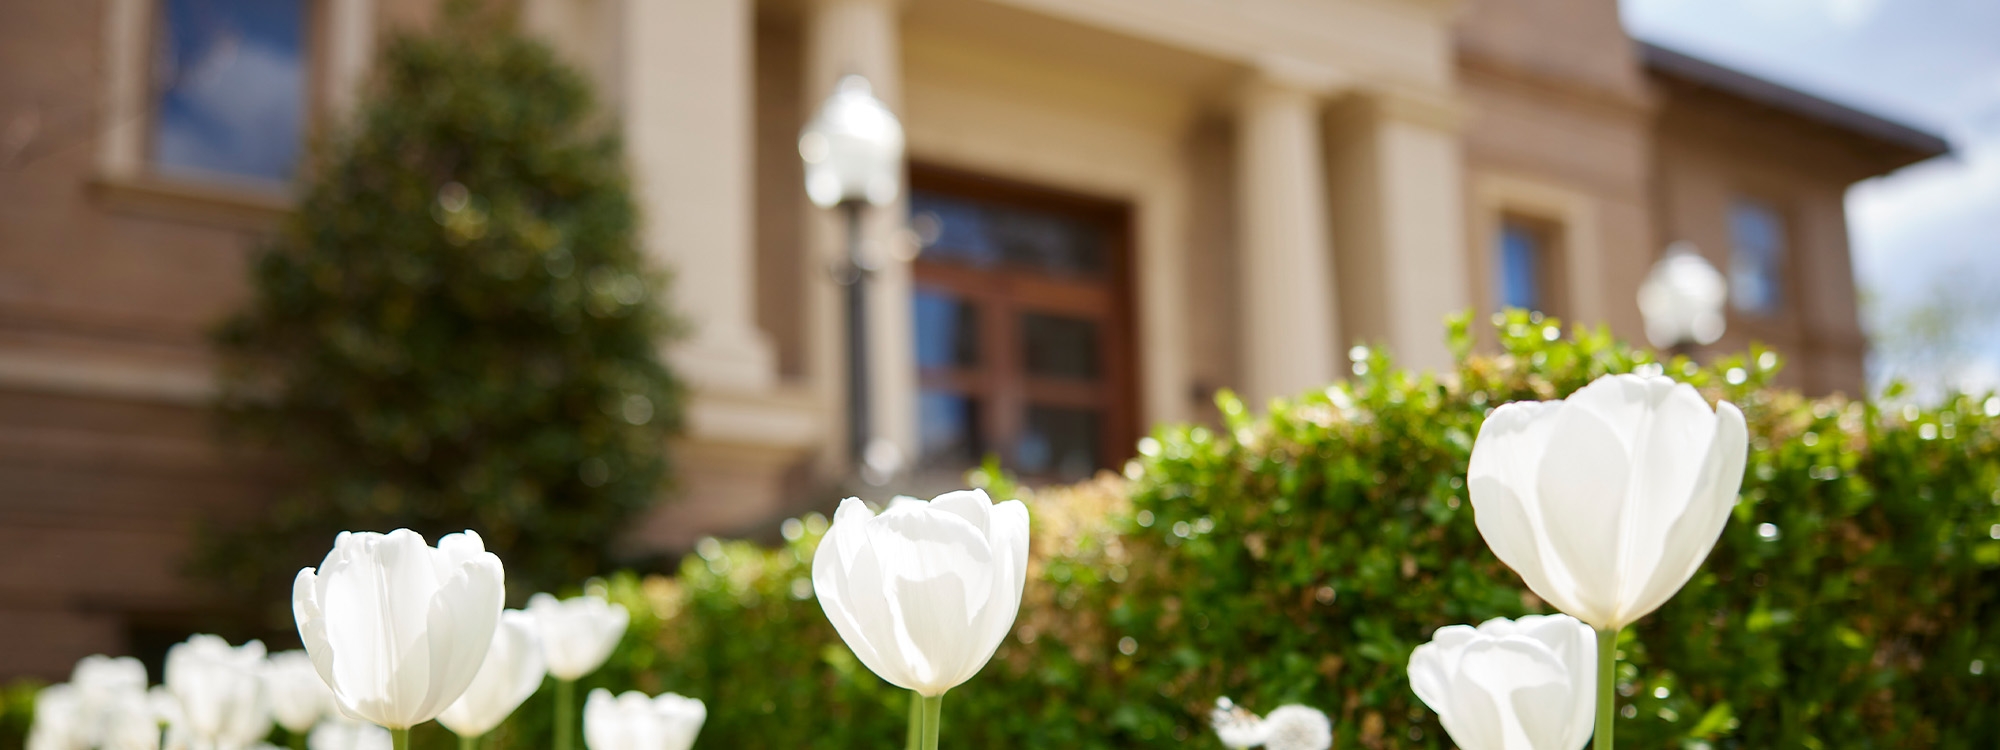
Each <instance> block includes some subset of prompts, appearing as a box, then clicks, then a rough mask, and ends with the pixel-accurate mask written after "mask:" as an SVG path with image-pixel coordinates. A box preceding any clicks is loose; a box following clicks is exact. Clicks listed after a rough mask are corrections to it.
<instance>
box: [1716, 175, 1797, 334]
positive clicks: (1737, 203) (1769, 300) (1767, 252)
mask: <svg viewBox="0 0 2000 750" xmlns="http://www.w3.org/2000/svg"><path fill="white" fill-rule="evenodd" d="M1729 241H1730V251H1729V301H1730V304H1731V305H1733V306H1734V307H1735V308H1736V309H1738V310H1741V311H1743V312H1746V313H1752V314H1755V315H1773V314H1776V313H1777V312H1778V308H1779V306H1781V305H1783V304H1784V302H1785V298H1784V281H1785V278H1784V259H1785V219H1784V217H1783V216H1780V215H1779V214H1778V209H1777V208H1775V207H1773V206H1772V205H1771V204H1769V203H1765V202H1763V201H1760V200H1756V199H1754V198H1737V199H1736V200H1734V201H1732V202H1731V203H1730V204H1729Z"/></svg>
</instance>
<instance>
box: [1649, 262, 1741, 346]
mask: <svg viewBox="0 0 2000 750" xmlns="http://www.w3.org/2000/svg"><path fill="white" fill-rule="evenodd" d="M1728 301H1729V283H1728V281H1727V280H1725V279H1724V278H1723V277H1722V272H1721V271H1717V270H1715V266H1713V265H1710V264H1709V262H1708V261H1707V260H1705V259H1703V258H1702V257H1701V253H1700V252H1699V251H1698V250H1696V248H1695V246H1694V243H1692V242H1688V241H1687V240H1681V241H1679V242H1675V243H1673V244H1671V245H1668V246H1667V253H1666V255H1663V256H1661V257H1660V260H1659V262H1657V263H1654V264H1653V269H1652V270H1651V271H1647V272H1646V280H1645V281H1644V282H1642V283H1641V284H1640V285H1639V314H1640V315H1641V316H1643V317H1644V318H1645V319H1646V339H1647V340H1648V341H1651V342H1653V346H1654V347H1655V348H1658V349H1663V350H1666V351H1667V352H1669V353H1671V354H1675V355H1683V356H1692V355H1693V354H1694V347H1695V346H1696V345H1707V344H1713V343H1715V342H1716V340H1717V339H1720V338H1722V330H1723V326H1724V322H1723V316H1722V307H1723V305H1724V304H1725V303H1727V302H1728Z"/></svg>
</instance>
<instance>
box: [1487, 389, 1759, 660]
mask: <svg viewBox="0 0 2000 750" xmlns="http://www.w3.org/2000/svg"><path fill="white" fill-rule="evenodd" d="M1747 440H1748V433H1747V432H1746V430H1745V428H1744V424H1743V413H1742V412H1740V411H1737V410H1736V407H1735V406H1733V405H1731V404H1730V403H1729V402H1727V401H1724V402H1722V403H1720V404H1718V405H1717V406H1716V408H1714V409H1710V408H1709V407H1708V402H1706V401H1703V400H1702V398H1701V394H1699V393H1696V392H1695V390H1694V388H1692V387H1689V386H1687V385H1684V384H1676V383H1675V382H1674V381H1672V380H1669V379H1667V378H1663V377H1657V376H1656V377H1642V376H1638V375H1610V376H1606V377H1602V378H1598V379H1597V381H1596V382H1593V383H1591V384H1590V385H1588V386H1585V387H1583V388H1582V389H1580V390H1578V391H1577V392H1575V393H1573V394H1570V397H1569V399H1568V400H1565V401H1542V402H1519V403H1512V404H1507V405H1505V406H1501V407H1500V408H1498V409H1495V410H1494V411H1493V413H1492V415H1491V416H1488V417H1487V418H1486V423H1485V424H1483V425H1481V426H1480V428H1479V438H1478V440H1477V441H1475V442H1474V443H1473V447H1472V461H1471V466H1470V468H1469V471H1468V472H1467V473H1468V475H1469V481H1470V485H1471V494H1472V507H1473V510H1474V513H1475V516H1474V518H1475V520H1476V521H1477V522H1478V525H1479V534H1480V535H1481V536H1483V537H1485V538H1486V544H1487V546H1489V547H1491V548H1492V549H1493V554H1494V555H1496V556H1498V557H1499V558H1500V560H1501V562H1504V563H1506V564H1507V565H1508V567H1511V568H1513V569H1514V571H1515V572H1517V573H1519V574H1520V575H1521V578H1522V580H1524V581H1526V582H1527V584H1528V588H1529V589H1530V590H1532V591H1534V592H1535V594H1536V595H1537V596H1540V597H1541V598H1542V599H1543V600H1545V601H1547V602H1549V603H1550V604H1553V605H1555V607H1556V608H1557V609H1560V610H1562V611H1564V612H1567V613H1569V614H1571V615H1574V616H1575V617H1576V618H1577V619H1580V620H1582V621H1584V622H1587V623H1590V624H1591V625H1592V626H1594V627H1596V628H1597V629H1599V630H1615V629H1617V628H1621V627H1624V626H1625V625H1627V624H1630V623H1631V622H1632V621H1634V620H1637V619H1639V618H1640V617H1643V616H1645V615H1646V614H1647V613H1649V612H1652V611H1653V610H1655V609H1658V608H1659V606H1660V605H1661V604H1664V603H1665V602H1666V601H1667V599H1669V598H1671V597H1672V596H1673V595H1674V593H1675V592H1677V591H1680V588H1681V586H1682V585H1684V584H1686V583H1687V581H1688V579H1689V578H1691V577H1693V576H1694V571H1695V569H1696V568H1698V567H1700V566H1701V562H1702V560H1704V559H1706V558H1707V557H1708V552H1709V550H1710V549H1711V548H1713V547H1714V546H1715V540H1716V538H1717V537H1719V536H1721V534H1722V526H1723V524H1724V523H1725V522H1727V521H1728V520H1729V511H1730V508H1732V507H1734V505H1735V504H1736V490H1737V488H1738V487H1739V486H1740V485H1741V484H1742V482H1743V465H1744V461H1745V459H1746V457H1747V455H1748V453H1747V448H1746V446H1747Z"/></svg>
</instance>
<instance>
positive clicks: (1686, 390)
mask: <svg viewBox="0 0 2000 750" xmlns="http://www.w3.org/2000/svg"><path fill="white" fill-rule="evenodd" d="M1647 385H1648V388H1647V389H1646V391H1645V393H1644V395H1645V397H1646V398H1647V399H1649V403H1648V404H1647V405H1646V407H1647V408H1646V409H1644V411H1643V412H1642V416H1641V417H1640V418H1639V419H1638V421H1637V422H1636V423H1633V424H1627V425H1622V427H1623V428H1624V429H1625V430H1627V431H1628V438H1629V439H1630V441H1631V442H1630V453H1629V454H1628V455H1630V456H1631V457H1632V476H1631V485H1630V489H1629V490H1628V492H1627V494H1626V503H1625V509H1624V517H1623V518H1624V527H1623V528H1622V529H1621V531H1620V534H1619V539H1620V542H1621V547H1620V552H1621V554H1622V555H1623V558H1622V560H1621V561H1620V564H1619V568H1620V570H1621V571H1622V572H1621V575H1620V582H1621V585H1622V588H1621V590H1620V591H1619V596H1618V600H1619V602H1620V603H1621V604H1626V605H1629V604H1630V603H1631V601H1632V600H1633V599H1634V598H1636V597H1637V596H1638V594H1639V590H1640V588H1641V586H1642V585H1643V584H1644V582H1645V580H1646V579H1647V578H1648V577H1650V576H1651V575H1652V573H1653V572H1654V571H1655V570H1656V569H1657V568H1658V567H1659V564H1660V557H1661V555H1662V554H1663V553H1664V550H1665V545H1666V543H1667V535H1666V534H1663V533H1662V532H1663V531H1665V530H1666V529H1667V527H1668V526H1670V525H1672V524H1673V523H1674V521H1675V520H1676V519H1679V518H1680V517H1681V516H1682V515H1683V514H1685V513H1686V512H1687V509H1688V503H1689V502H1690V498H1691V497H1693V494H1694V489H1695V483H1696V482H1697V481H1698V480H1699V479H1700V476H1701V464H1702V462H1703V460H1704V456H1705V454H1707V453H1708V452H1709V448H1710V446H1711V444H1712V443H1713V442H1714V439H1715V421H1716V418H1715V412H1714V410H1712V409H1710V408H1709V407H1708V402H1707V401H1704V400H1702V398H1701V394H1699V393H1696V392H1695V390H1694V388H1693V387H1690V386H1687V385H1683V384H1675V383H1673V382H1672V381H1670V380H1667V379H1666V378H1653V379H1650V380H1648V382H1647ZM1632 617H1636V615H1633V616H1632ZM1629 621H1630V618H1629V617H1626V616H1625V613H1622V612H1621V622H1629Z"/></svg>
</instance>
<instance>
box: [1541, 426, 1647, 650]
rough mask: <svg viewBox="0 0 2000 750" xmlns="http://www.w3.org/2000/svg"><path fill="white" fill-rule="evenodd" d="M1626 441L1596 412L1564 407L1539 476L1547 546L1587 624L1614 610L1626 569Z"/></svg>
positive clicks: (1603, 618)
mask: <svg viewBox="0 0 2000 750" xmlns="http://www.w3.org/2000/svg"><path fill="white" fill-rule="evenodd" d="M1623 445H1624V443H1623V441H1622V440H1621V439H1620V438H1619V436H1618V434H1617V433H1616V432H1615V431H1614V430H1613V429H1612V428H1611V426H1610V425H1607V424H1605V422H1604V420H1603V419H1602V418H1600V417H1598V416H1597V414H1596V413H1595V412H1593V411H1591V410H1589V409H1576V408H1567V407H1566V408H1563V409H1562V410H1561V412H1559V413H1558V414H1557V416H1556V424H1555V427H1554V429H1553V430H1552V431H1551V432H1550V435H1549V443H1548V449H1547V452H1546V453H1545V454H1543V456H1542V463H1541V466H1540V469H1539V472H1538V474H1539V476H1538V481H1537V483H1536V494H1537V495H1538V496H1539V497H1538V499H1539V500H1540V501H1541V508H1540V509H1541V521H1542V526H1543V528H1544V529H1546V533H1547V535H1548V542H1549V547H1550V549H1552V550H1553V551H1554V552H1555V556H1556V558H1557V559H1559V560H1561V562H1562V569H1563V570H1564V571H1567V572H1568V574H1569V578H1570V586H1569V587H1567V589H1568V590H1569V591H1572V592H1574V599H1573V602H1572V605H1571V606H1575V607H1577V608H1578V609H1579V610H1580V611H1573V612H1570V614H1571V615H1574V616H1576V617H1577V618H1578V619H1581V620H1583V621H1585V622H1589V623H1592V624H1599V625H1602V624H1607V622H1606V621H1607V620H1608V618H1609V617H1611V616H1612V615H1614V613H1615V607H1616V604H1615V603H1616V602H1617V597H1618V594H1619V579H1620V576H1621V575H1622V574H1623V571H1622V570H1621V568H1620V565H1619V560H1620V548H1621V545H1622V544H1623V540H1622V539H1620V538H1619V537H1620V534H1619V531H1620V529H1622V528H1623V524H1622V523H1621V520H1622V518H1621V516H1622V513H1623V512H1624V508H1625V505H1626V494H1627V492H1628V488H1629V487H1630V476H1631V468H1630V464H1629V462H1628V460H1627V458H1626V455H1625V451H1624V448H1623ZM1552 583H1554V585H1555V586H1556V587H1557V588H1564V587H1562V583H1561V581H1560V580H1556V581H1552ZM1565 611H1567V610H1565Z"/></svg>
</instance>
